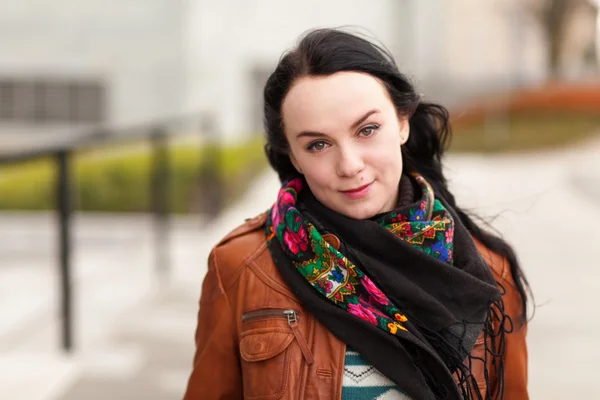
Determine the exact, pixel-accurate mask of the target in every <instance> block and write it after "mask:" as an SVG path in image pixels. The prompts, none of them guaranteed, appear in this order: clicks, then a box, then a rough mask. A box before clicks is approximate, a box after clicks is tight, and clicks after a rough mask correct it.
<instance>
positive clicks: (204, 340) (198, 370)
mask: <svg viewBox="0 0 600 400" xmlns="http://www.w3.org/2000/svg"><path fill="white" fill-rule="evenodd" d="M237 349H238V341H237V338H236V328H235V323H234V316H233V312H232V308H231V305H230V303H229V300H228V298H227V295H226V293H225V290H224V288H223V285H222V282H221V278H220V274H219V265H218V262H217V249H216V248H215V249H213V251H212V252H211V255H210V257H209V263H208V272H207V274H206V276H205V278H204V282H203V284H202V294H201V297H200V311H199V313H198V326H197V328H196V353H195V356H194V365H193V370H192V373H191V376H190V378H189V381H188V386H187V390H186V393H185V396H184V400H213V399H214V400H216V399H219V400H226V399H240V398H242V375H241V369H240V360H239V352H238V350H237Z"/></svg>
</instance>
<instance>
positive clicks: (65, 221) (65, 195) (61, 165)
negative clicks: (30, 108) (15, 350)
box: [56, 151, 73, 352]
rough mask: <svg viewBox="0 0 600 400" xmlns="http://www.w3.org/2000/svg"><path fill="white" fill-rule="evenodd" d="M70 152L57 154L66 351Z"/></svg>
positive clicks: (66, 344) (69, 343) (69, 345)
mask: <svg viewBox="0 0 600 400" xmlns="http://www.w3.org/2000/svg"><path fill="white" fill-rule="evenodd" d="M69 161H70V160H69V153H68V152H67V151H60V152H59V153H57V154H56V162H57V167H58V176H57V180H56V210H57V214H58V215H57V216H58V229H59V235H58V238H59V264H60V285H61V299H60V311H61V323H62V324H61V325H62V347H63V349H64V350H65V351H66V352H71V350H72V349H73V337H72V332H73V321H72V307H71V306H72V303H71V300H72V299H71V214H72V203H71V189H72V187H71V177H70V172H71V168H70V162H69Z"/></svg>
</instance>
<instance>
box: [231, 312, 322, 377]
mask: <svg viewBox="0 0 600 400" xmlns="http://www.w3.org/2000/svg"><path fill="white" fill-rule="evenodd" d="M261 317H285V318H287V321H288V325H289V327H290V329H291V331H292V334H293V335H294V337H295V338H296V342H297V343H298V346H299V347H300V351H302V355H303V356H304V358H305V360H306V363H307V364H308V365H310V364H312V363H313V362H314V361H315V359H314V357H313V355H312V352H311V351H310V347H308V343H306V340H305V339H304V336H302V333H301V332H300V327H299V326H300V325H299V324H298V312H297V311H296V310H292V309H287V310H260V311H251V312H248V313H246V314H243V315H242V322H245V321H248V320H249V319H254V318H261Z"/></svg>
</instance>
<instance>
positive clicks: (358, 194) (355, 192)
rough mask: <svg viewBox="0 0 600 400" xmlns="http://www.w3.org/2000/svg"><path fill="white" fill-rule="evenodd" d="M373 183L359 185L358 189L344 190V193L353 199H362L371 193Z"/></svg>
mask: <svg viewBox="0 0 600 400" xmlns="http://www.w3.org/2000/svg"><path fill="white" fill-rule="evenodd" d="M372 185H373V182H371V183H369V184H366V185H364V186H361V187H358V188H356V189H351V190H343V191H342V193H343V194H344V195H345V196H346V197H348V198H350V199H352V200H356V199H360V198H362V197H365V196H366V195H367V194H368V193H369V190H371V186H372Z"/></svg>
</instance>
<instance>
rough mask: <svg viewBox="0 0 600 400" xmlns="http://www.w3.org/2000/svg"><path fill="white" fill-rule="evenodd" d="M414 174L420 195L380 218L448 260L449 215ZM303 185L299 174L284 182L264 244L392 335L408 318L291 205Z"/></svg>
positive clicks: (326, 293) (354, 312)
mask: <svg viewBox="0 0 600 400" xmlns="http://www.w3.org/2000/svg"><path fill="white" fill-rule="evenodd" d="M413 177H414V179H415V180H416V181H417V183H418V184H419V186H420V187H421V189H422V191H423V195H422V197H421V200H420V201H419V202H417V203H416V204H415V205H412V206H410V207H407V208H406V209H402V210H400V211H399V212H392V213H389V215H387V216H386V217H385V218H384V219H382V220H381V221H380V224H381V226H382V227H384V228H385V229H387V230H389V231H390V232H392V233H393V234H395V235H396V236H397V237H398V238H400V239H402V240H404V241H406V242H407V243H409V244H411V245H413V246H415V247H417V248H418V249H420V250H422V251H424V252H425V253H427V254H429V255H430V256H432V257H435V258H437V259H439V260H441V261H444V262H446V263H450V264H452V262H453V259H452V254H453V251H452V243H453V239H454V221H453V220H452V216H451V215H450V213H448V211H447V210H446V209H445V208H444V206H443V205H442V203H441V202H440V201H439V200H438V199H436V198H435V196H434V193H433V190H432V188H431V186H430V185H429V183H427V181H426V180H425V179H424V178H423V177H421V176H420V175H417V174H413ZM302 186H303V182H302V180H301V179H293V180H291V181H287V182H284V184H283V187H282V188H281V190H280V191H279V195H278V197H277V201H276V202H275V205H274V206H273V208H272V209H271V212H270V213H269V218H268V219H267V226H266V230H267V241H268V242H269V244H271V242H272V241H273V240H275V241H277V242H278V243H279V246H281V248H282V249H283V251H284V252H285V253H286V254H287V256H288V257H290V259H291V260H292V264H293V265H294V266H295V267H296V269H297V270H298V272H299V273H300V274H302V276H304V278H305V279H306V280H307V281H308V282H309V283H310V284H311V285H312V286H313V288H315V290H317V291H318V292H319V293H321V294H322V295H323V296H325V297H326V298H327V299H329V300H330V301H332V302H333V303H334V304H336V305H337V306H338V307H340V308H342V309H344V310H346V311H348V312H349V313H351V314H352V315H355V316H356V317H358V318H360V319H362V320H364V321H367V322H368V323H370V324H372V325H375V326H378V327H379V328H381V329H383V330H385V331H387V332H389V333H390V334H392V335H399V334H401V333H402V332H406V331H407V328H406V326H405V325H404V323H406V322H407V321H408V318H407V317H406V316H405V315H404V314H403V313H402V311H401V310H400V309H399V308H398V306H397V305H396V304H394V303H393V301H392V300H390V299H389V298H388V297H387V295H386V294H385V293H384V292H383V291H382V290H381V289H380V288H379V287H378V286H377V284H376V283H375V282H373V281H372V280H371V279H370V278H369V277H368V276H366V275H365V274H364V273H363V272H362V271H360V270H359V269H358V268H356V266H355V265H354V264H353V263H352V262H351V261H350V260H348V259H347V258H346V257H345V256H344V255H343V254H341V253H340V252H339V251H338V250H337V249H336V248H334V247H333V246H331V245H330V244H329V243H328V242H327V241H325V240H324V239H323V237H322V235H321V233H320V232H319V231H318V230H317V229H316V228H315V227H314V226H313V225H312V224H311V223H310V222H309V221H308V220H306V219H305V218H304V217H303V216H302V214H301V213H300V212H299V211H298V209H296V206H295V205H296V201H297V198H298V193H299V192H300V191H301V190H302Z"/></svg>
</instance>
